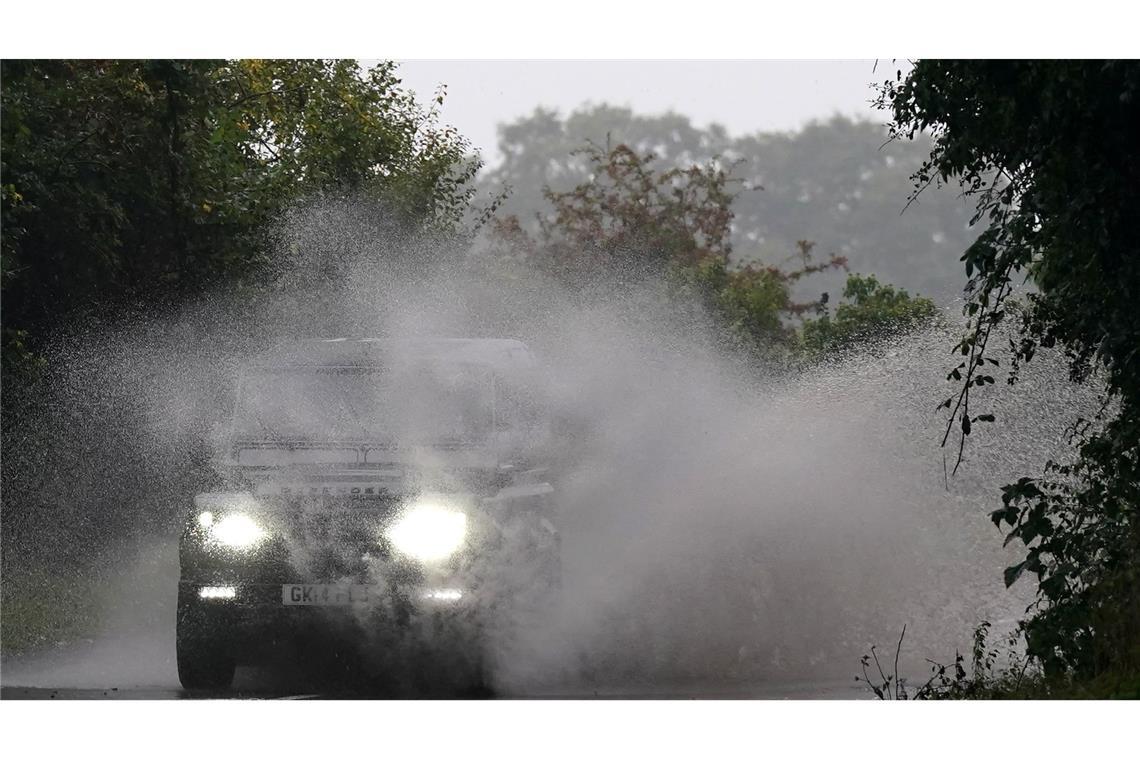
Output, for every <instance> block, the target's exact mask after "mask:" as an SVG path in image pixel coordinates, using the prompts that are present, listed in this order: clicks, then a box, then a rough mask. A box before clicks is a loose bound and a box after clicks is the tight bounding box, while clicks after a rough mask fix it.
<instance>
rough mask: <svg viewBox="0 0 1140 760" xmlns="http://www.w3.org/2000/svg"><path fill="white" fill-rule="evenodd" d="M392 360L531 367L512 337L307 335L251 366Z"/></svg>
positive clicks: (525, 350) (530, 359) (526, 354)
mask: <svg viewBox="0 0 1140 760" xmlns="http://www.w3.org/2000/svg"><path fill="white" fill-rule="evenodd" d="M393 358H396V359H398V360H399V359H403V360H408V359H415V360H418V359H429V360H430V359H435V360H441V361H448V362H459V363H476V364H488V365H491V366H493V367H495V368H501V369H508V368H511V369H521V368H525V367H530V366H533V364H534V357H533V355H532V354H531V352H530V349H529V348H527V346H526V344H525V343H523V342H522V341H519V340H514V339H512V338H409V339H400V340H391V339H386V338H310V339H304V340H298V341H294V342H291V343H287V344H285V345H282V346H278V347H277V348H275V349H273V350H271V351H268V352H266V353H265V354H262V355H261V356H259V357H257V358H256V359H255V360H254V361H253V362H252V366H255V367H256V366H260V367H280V366H314V365H346V366H353V365H374V364H382V363H388V362H390V361H392V359H393Z"/></svg>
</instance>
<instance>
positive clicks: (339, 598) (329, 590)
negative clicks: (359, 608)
mask: <svg viewBox="0 0 1140 760" xmlns="http://www.w3.org/2000/svg"><path fill="white" fill-rule="evenodd" d="M371 592H372V587H371V586H362V585H324V584H318V583H286V584H284V585H283V586H281V603H282V604H284V605H286V606H288V607H295V606H296V607H341V606H345V605H349V604H364V603H365V602H367V601H368V598H369V595H370V594H371Z"/></svg>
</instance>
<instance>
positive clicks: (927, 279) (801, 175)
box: [479, 105, 976, 301]
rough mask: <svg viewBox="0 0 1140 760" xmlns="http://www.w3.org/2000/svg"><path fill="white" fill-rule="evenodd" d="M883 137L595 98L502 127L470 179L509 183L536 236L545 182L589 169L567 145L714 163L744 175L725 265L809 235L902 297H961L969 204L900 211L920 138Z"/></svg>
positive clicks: (829, 280) (833, 123)
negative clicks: (740, 131)
mask: <svg viewBox="0 0 1140 760" xmlns="http://www.w3.org/2000/svg"><path fill="white" fill-rule="evenodd" d="M885 141H886V134H885V131H884V129H883V128H882V127H881V126H880V125H878V124H874V123H871V122H869V121H851V120H849V119H846V118H842V117H835V118H833V119H830V120H828V121H826V122H815V123H812V124H809V125H807V126H805V127H804V128H803V129H801V130H798V131H796V132H789V133H756V134H749V135H741V136H731V135H729V134H728V133H727V132H726V131H725V130H724V128H723V127H720V126H719V125H716V124H712V125H710V126H708V127H704V128H698V127H696V126H694V125H693V124H692V123H691V122H690V120H689V119H688V117H686V116H683V115H680V114H675V113H666V114H660V115H652V116H650V115H644V114H637V113H634V112H632V111H631V110H629V109H628V108H618V107H614V106H608V105H598V106H592V107H583V108H580V109H578V110H575V111H573V112H571V113H569V114H566V115H565V116H560V115H558V114H556V113H554V112H551V111H545V110H542V109H539V110H537V111H535V112H534V113H533V114H531V115H530V116H527V117H524V118H520V119H518V120H517V121H514V122H512V123H509V124H505V125H503V126H502V127H500V130H499V147H500V151H501V153H502V155H503V162H502V164H500V165H499V166H497V167H495V168H494V169H493V170H491V171H489V172H487V173H486V174H485V175H484V176H482V177H481V178H480V181H479V184H480V186H481V188H482V189H483V191H484V192H486V193H492V194H493V193H496V192H498V191H500V190H502V189H504V188H509V189H510V191H511V192H510V195H509V197H508V198H507V199H506V202H505V203H504V205H503V208H504V210H505V212H506V213H508V214H513V215H515V216H517V217H519V219H520V220H522V223H523V225H524V227H526V228H527V230H528V231H530V232H536V231H537V223H533V224H532V221H533V220H535V219H536V217H537V216H539V215H541V214H544V213H545V211H546V208H545V199H544V196H543V192H542V191H543V189H544V188H546V187H549V188H551V189H552V190H554V191H556V192H567V191H569V190H571V189H573V188H574V187H576V186H578V185H580V184H581V183H583V182H586V181H587V180H588V179H589V176H590V174H591V172H593V171H594V167H593V164H592V162H591V161H590V158H589V156H588V155H585V154H582V153H578V152H575V150H576V149H577V148H579V147H580V146H582V145H584V144H586V143H588V142H592V143H595V144H599V145H603V146H604V145H618V144H624V145H627V146H629V147H630V149H631V150H632V151H633V152H635V153H636V154H638V155H644V154H646V153H652V154H653V155H654V156H656V157H657V163H658V165H659V166H662V167H666V168H668V167H681V168H688V167H691V166H694V165H697V166H707V165H710V163H711V162H713V161H715V160H717V159H718V158H719V160H720V161H721V162H723V164H724V165H726V166H728V165H731V166H732V167H733V173H734V175H735V176H737V177H738V178H740V179H742V180H743V182H741V183H740V185H739V188H738V189H739V190H740V192H737V193H735V195H734V198H735V199H734V201H733V205H732V208H733V226H732V230H731V231H730V233H729V235H730V241H731V243H732V245H733V247H734V249H735V252H734V258H735V260H737V261H740V262H745V263H747V262H753V263H755V262H758V261H779V260H781V259H782V258H784V257H786V256H787V255H788V252H789V251H793V250H795V248H796V244H797V241H799V240H801V239H804V238H807V239H810V240H813V241H815V242H816V244H817V245H816V250H818V251H824V252H827V253H829V254H830V253H832V252H834V253H835V254H836V255H838V256H842V257H843V258H846V259H847V260H848V261H849V262H850V263H851V266H852V268H854V269H856V270H857V271H860V272H866V273H869V274H875V275H876V276H878V277H879V278H880V279H881V280H884V281H888V282H892V283H896V284H899V285H901V286H903V287H905V288H908V289H909V290H911V292H914V291H918V292H921V293H924V294H930V295H933V296H935V297H936V298H937V299H938V300H939V301H941V300H945V299H946V298H950V297H956V296H959V295H960V294H961V286H960V276H959V270H958V267H957V266H956V264H955V262H954V259H953V257H952V255H951V254H954V255H957V252H959V251H961V250H962V249H963V248H965V247H966V246H967V245H968V244H969V243H970V241H971V240H973V238H974V237H975V236H976V234H975V233H973V232H971V231H970V230H969V229H968V227H967V222H968V221H969V217H970V209H969V207H968V206H967V205H966V204H964V203H963V202H962V201H961V199H960V198H958V197H957V196H958V194H957V192H955V191H951V190H946V191H945V192H942V193H927V194H926V195H924V197H923V199H922V201H921V202H919V203H915V204H912V205H911V206H910V207H909V208H908V209H907V210H906V213H900V212H902V210H903V207H904V205H905V196H906V193H907V190H908V188H909V187H910V182H909V176H910V174H911V173H912V172H913V171H915V169H917V168H918V167H919V166H920V164H921V163H922V160H923V158H924V157H925V156H926V155H927V154H928V153H929V147H930V144H929V142H927V141H925V140H924V139H921V138H920V139H919V140H916V141H915V142H914V143H908V142H893V143H888V144H887V145H884V144H883V143H884V142H885ZM843 279H844V278H843V275H842V273H840V272H838V271H834V272H830V273H829V272H823V273H820V274H819V275H817V276H816V277H813V278H812V279H811V280H810V284H811V287H812V288H815V290H814V293H816V294H817V293H818V292H820V291H823V290H830V291H832V292H837V291H839V290H840V289H842V287H843ZM798 290H799V291H800V292H798V293H797V295H799V296H800V297H804V296H805V295H806V293H805V292H803V291H804V289H803V288H799V289H798Z"/></svg>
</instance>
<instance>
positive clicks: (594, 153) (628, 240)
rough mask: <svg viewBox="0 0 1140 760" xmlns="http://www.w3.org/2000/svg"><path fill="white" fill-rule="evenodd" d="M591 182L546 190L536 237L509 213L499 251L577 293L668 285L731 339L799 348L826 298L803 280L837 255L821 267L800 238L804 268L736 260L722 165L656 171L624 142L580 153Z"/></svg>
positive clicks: (682, 305) (500, 226) (683, 306)
mask: <svg viewBox="0 0 1140 760" xmlns="http://www.w3.org/2000/svg"><path fill="white" fill-rule="evenodd" d="M578 155H582V156H584V157H585V160H587V161H588V162H589V166H590V167H591V174H590V177H591V178H590V179H589V180H588V181H585V182H583V183H581V184H580V185H578V186H576V187H574V188H572V189H570V190H568V191H565V192H557V191H553V190H550V189H547V190H546V191H545V195H546V198H547V200H548V201H549V202H550V203H551V205H552V206H553V213H551V214H549V215H545V216H540V218H539V228H538V233H537V234H536V235H535V234H531V233H530V232H528V231H527V230H525V229H524V228H523V225H522V224H521V222H520V221H519V220H518V218H517V217H513V216H508V217H505V218H503V219H499V220H497V221H496V223H495V226H494V241H493V242H494V251H493V256H494V257H495V258H497V259H498V260H499V261H505V262H511V263H515V262H518V261H523V262H526V263H528V264H530V265H532V266H535V267H537V268H538V269H540V270H541V271H544V272H546V273H547V274H550V275H551V276H553V277H555V278H556V279H558V280H559V281H560V282H562V283H563V284H564V285H566V286H567V287H569V288H571V289H574V290H589V291H590V292H597V291H598V289H599V288H600V289H602V290H603V291H612V290H613V289H619V290H620V289H622V288H626V287H628V286H629V285H630V284H631V283H636V282H639V281H644V280H647V279H648V280H651V281H659V280H662V279H663V280H664V281H665V282H666V283H668V286H669V289H670V293H671V296H672V299H673V303H672V305H673V307H674V309H675V310H676V313H677V315H678V317H679V318H683V316H684V315H685V314H686V313H688V312H687V311H686V310H687V309H690V308H691V307H692V306H694V305H701V306H703V307H704V308H706V309H707V311H708V312H709V313H711V314H713V315H714V316H716V317H717V318H718V320H719V321H720V324H721V325H722V326H723V327H724V330H725V333H726V338H727V339H728V340H729V342H732V343H735V344H737V345H739V346H743V347H745V348H749V349H755V348H763V349H783V350H785V351H788V350H791V349H792V348H794V345H795V343H796V339H797V338H796V336H797V334H796V330H795V323H796V322H798V321H799V320H800V319H801V318H802V317H803V315H805V314H808V313H814V312H817V311H818V310H819V309H821V308H822V300H817V301H810V302H799V301H797V300H795V298H794V297H793V292H792V286H793V285H794V284H795V283H796V282H797V281H798V280H800V279H801V278H803V277H806V276H808V275H812V274H816V273H819V272H823V271H826V270H828V269H841V268H843V267H844V266H845V262H844V261H843V259H841V258H839V257H835V256H832V257H830V258H829V259H828V260H827V261H826V262H822V263H813V262H812V260H811V250H812V244H811V243H809V242H807V241H800V242H799V243H798V246H797V247H798V255H797V257H796V258H797V260H798V266H796V267H794V268H792V269H781V268H779V267H775V266H764V265H759V264H747V265H740V264H736V263H733V262H732V259H731V254H732V250H733V249H732V242H731V234H730V232H731V226H732V223H733V212H732V202H733V199H734V197H735V194H734V193H733V192H731V190H730V185H731V184H732V183H733V181H734V180H733V179H732V178H731V176H730V174H729V173H728V171H726V169H725V168H724V167H723V166H722V165H721V164H720V163H719V162H717V161H711V162H709V163H708V164H703V165H693V166H689V167H687V168H680V167H676V166H672V167H670V166H666V167H664V168H657V167H656V166H655V165H654V160H655V159H654V156H653V155H652V154H644V155H642V154H638V153H636V152H635V151H634V150H633V149H632V148H630V147H628V146H626V145H618V146H617V147H614V148H612V149H609V150H603V149H601V148H599V147H597V146H590V147H588V148H585V149H583V150H580V151H578Z"/></svg>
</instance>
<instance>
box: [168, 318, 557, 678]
mask: <svg viewBox="0 0 1140 760" xmlns="http://www.w3.org/2000/svg"><path fill="white" fill-rule="evenodd" d="M538 377H539V374H538V370H537V367H536V365H535V362H534V359H533V358H532V356H531V354H530V352H529V351H528V349H527V348H526V346H525V345H523V344H522V343H520V342H518V341H514V340H499V339H495V340H419V341H401V342H386V341H379V340H328V341H302V342H300V343H298V344H295V345H292V346H290V347H288V348H287V349H285V350H283V351H279V352H277V353H275V354H274V355H272V356H269V357H266V358H264V359H262V360H261V361H259V362H257V363H255V364H253V365H251V366H248V367H247V368H245V369H244V370H243V372H242V374H241V376H240V379H239V382H238V387H237V393H236V403H235V407H234V413H233V418H232V422H231V424H230V425H229V428H228V430H227V433H226V435H225V454H224V456H222V457H221V459H222V461H221V462H220V464H221V467H220V470H221V471H222V472H223V473H224V478H225V485H224V487H223V488H222V489H219V490H217V491H215V492H211V493H201V494H198V495H197V496H196V497H195V499H194V506H193V510H192V512H191V513H190V515H189V518H188V520H187V523H186V527H185V530H184V531H183V534H182V540H181V546H180V563H181V577H180V580H179V585H178V621H177V638H178V640H177V650H178V651H177V661H178V675H179V679H180V680H181V682H182V685H183V686H184V687H186V688H189V689H196V688H211V689H219V688H226V687H228V686H229V685H230V684H231V683H232V680H233V676H234V670H235V667H236V666H237V665H239V664H247V663H249V664H254V663H257V662H260V661H262V660H263V659H265V658H267V657H269V656H270V655H271V654H273V653H276V652H279V651H281V650H284V651H287V652H293V653H296V656H301V657H303V656H305V652H307V651H310V652H311V651H312V648H311V646H307V645H311V644H312V642H314V641H322V640H325V639H326V638H329V637H335V638H337V639H338V640H345V641H350V642H353V643H354V644H355V646H356V647H357V648H358V649H359V650H360V651H361V652H362V657H363V659H362V662H366V663H374V664H375V665H376V668H377V672H378V673H380V674H381V677H382V674H383V671H384V667H386V666H385V662H387V666H390V665H391V662H390V660H391V659H392V658H393V657H395V658H405V659H406V658H408V657H411V656H418V655H413V654H412V653H420V654H422V655H423V662H425V663H432V664H434V665H436V666H440V667H439V668H438V670H439V671H440V672H439V673H438V674H437V677H439V678H443V679H445V680H447V682H449V683H453V684H454V685H456V686H457V687H459V688H468V687H476V688H477V687H480V686H481V685H482V684H483V678H484V675H483V673H484V655H485V648H486V645H487V641H488V636H489V635H490V634H491V632H492V631H495V630H498V631H500V632H502V631H503V630H504V629H508V628H509V627H510V625H511V624H512V621H513V620H514V619H515V616H516V614H519V613H520V611H523V610H527V609H531V608H533V607H534V605H536V604H541V603H543V601H544V600H548V599H549V598H550V597H552V596H553V595H555V594H556V593H557V589H558V587H559V583H560V574H561V566H560V558H559V548H560V547H559V536H558V533H557V530H556V528H555V524H556V520H555V515H554V506H553V499H552V493H553V488H552V487H551V485H550V484H549V482H548V477H547V466H546V462H545V461H544V456H543V452H544V451H545V450H546V444H547V439H548V436H549V427H548V422H547V419H546V416H545V414H544V413H543V408H544V404H543V403H542V401H541V398H540V395H541V394H540V392H539V387H540V384H539V383H538ZM528 605H529V606H528ZM298 642H300V643H298ZM385 658H387V660H386V659H385Z"/></svg>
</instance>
